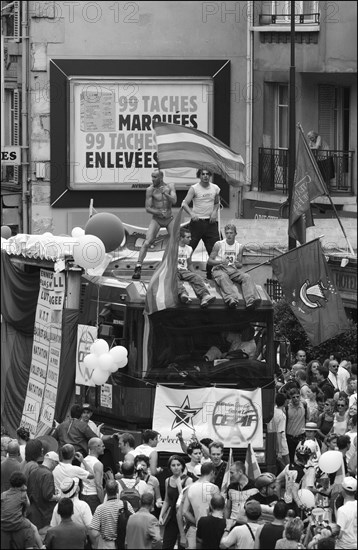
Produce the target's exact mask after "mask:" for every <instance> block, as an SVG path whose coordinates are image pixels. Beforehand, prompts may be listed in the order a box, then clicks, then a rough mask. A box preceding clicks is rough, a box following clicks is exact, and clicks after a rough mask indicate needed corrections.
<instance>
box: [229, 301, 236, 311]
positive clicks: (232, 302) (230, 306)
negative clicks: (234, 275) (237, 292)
mask: <svg viewBox="0 0 358 550" xmlns="http://www.w3.org/2000/svg"><path fill="white" fill-rule="evenodd" d="M227 305H228V307H229V308H230V309H236V306H237V302H236V300H229V302H227Z"/></svg>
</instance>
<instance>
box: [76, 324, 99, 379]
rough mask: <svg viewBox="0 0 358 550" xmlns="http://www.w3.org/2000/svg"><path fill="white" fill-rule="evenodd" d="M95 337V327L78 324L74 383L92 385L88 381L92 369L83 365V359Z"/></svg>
mask: <svg viewBox="0 0 358 550" xmlns="http://www.w3.org/2000/svg"><path fill="white" fill-rule="evenodd" d="M96 339H97V327H91V326H90V325H78V328H77V350H76V380H75V382H76V384H83V385H84V386H94V385H95V384H94V383H93V382H91V383H90V382H89V381H90V378H91V376H92V372H93V369H89V368H88V367H85V365H84V364H83V359H84V358H85V357H86V355H88V354H89V352H90V347H91V344H93V342H94V341H95V340H96Z"/></svg>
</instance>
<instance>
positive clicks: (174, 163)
mask: <svg viewBox="0 0 358 550" xmlns="http://www.w3.org/2000/svg"><path fill="white" fill-rule="evenodd" d="M153 128H154V131H155V135H156V141H157V148H158V163H159V167H160V169H161V170H163V169H165V168H182V167H185V168H187V167H190V168H207V169H208V170H211V171H212V172H213V173H214V174H219V175H220V176H222V177H223V178H224V179H225V180H226V181H227V183H229V184H230V185H232V186H233V187H240V186H243V185H244V183H245V182H244V177H243V170H244V166H245V164H244V161H243V158H242V157H241V155H238V154H237V153H235V152H234V151H232V150H231V149H230V148H229V147H228V146H227V145H225V144H224V143H222V142H221V141H219V140H218V139H216V138H214V137H212V136H209V134H206V133H205V132H201V131H200V130H196V129H193V128H187V127H186V126H179V125H178V124H166V123H164V122H154V123H153Z"/></svg>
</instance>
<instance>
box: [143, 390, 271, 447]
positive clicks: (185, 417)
mask: <svg viewBox="0 0 358 550" xmlns="http://www.w3.org/2000/svg"><path fill="white" fill-rule="evenodd" d="M153 430H156V431H157V432H159V434H160V435H159V438H158V439H159V443H158V447H157V450H158V451H169V452H182V450H181V447H180V443H179V440H178V437H177V434H178V433H179V432H182V436H183V439H184V441H185V443H186V444H187V445H188V444H189V443H190V441H191V440H192V437H193V436H196V437H197V439H199V440H200V439H203V438H205V437H210V438H211V439H214V440H216V441H217V440H220V441H222V442H223V443H224V446H225V447H233V448H240V447H241V448H244V447H247V446H248V443H251V444H252V446H253V447H261V446H262V445H263V426H262V400H261V388H257V389H255V390H253V391H244V390H235V389H231V388H199V389H194V390H191V389H180V390H179V389H173V388H167V387H165V386H160V385H158V386H157V388H156V393H155V402H154V412H153Z"/></svg>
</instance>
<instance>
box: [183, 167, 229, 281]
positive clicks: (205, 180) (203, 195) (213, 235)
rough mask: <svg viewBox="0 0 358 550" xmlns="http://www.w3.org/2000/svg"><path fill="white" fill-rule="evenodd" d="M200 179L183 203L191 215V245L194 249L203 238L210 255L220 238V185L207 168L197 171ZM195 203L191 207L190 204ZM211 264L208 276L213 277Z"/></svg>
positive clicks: (207, 269)
mask: <svg viewBox="0 0 358 550" xmlns="http://www.w3.org/2000/svg"><path fill="white" fill-rule="evenodd" d="M196 176H197V178H200V181H199V182H198V183H196V184H195V185H192V186H191V187H190V189H189V191H188V193H187V195H186V197H185V199H184V201H183V203H182V206H183V208H184V210H185V212H187V214H189V216H190V218H191V219H190V224H189V230H190V233H191V241H190V246H191V247H192V249H193V251H194V250H195V249H196V247H197V246H198V244H199V241H200V240H202V241H203V243H204V246H205V248H206V251H207V253H208V254H209V255H210V253H211V251H212V249H213V246H214V244H215V243H216V241H218V240H219V239H220V235H219V229H218V210H219V205H220V187H219V186H218V185H215V184H214V183H211V181H210V178H211V176H212V173H211V172H210V170H207V169H206V168H200V169H199V170H198V171H197V173H196ZM191 202H192V203H193V208H192V209H190V207H189V204H190V203H191ZM211 269H212V268H211V266H210V265H207V267H206V274H207V278H208V279H211Z"/></svg>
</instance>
